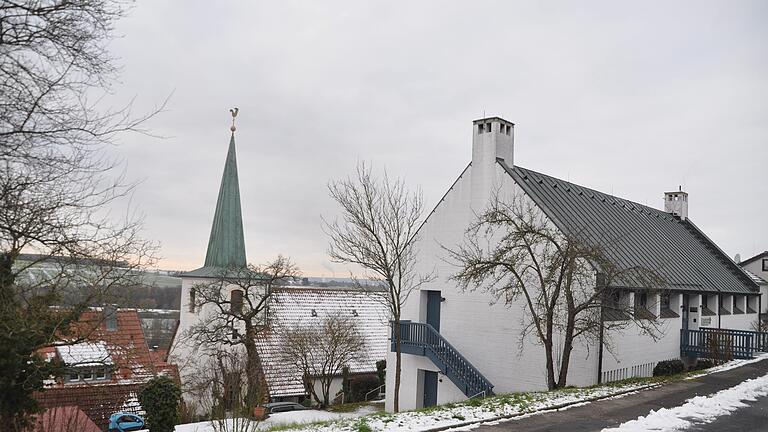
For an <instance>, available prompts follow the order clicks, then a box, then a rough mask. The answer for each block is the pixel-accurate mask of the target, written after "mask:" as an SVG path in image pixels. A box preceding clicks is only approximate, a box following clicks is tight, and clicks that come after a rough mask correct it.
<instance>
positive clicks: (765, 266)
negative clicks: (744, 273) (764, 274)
mask: <svg viewBox="0 0 768 432" xmlns="http://www.w3.org/2000/svg"><path fill="white" fill-rule="evenodd" d="M763 271H768V258H765V259H763Z"/></svg>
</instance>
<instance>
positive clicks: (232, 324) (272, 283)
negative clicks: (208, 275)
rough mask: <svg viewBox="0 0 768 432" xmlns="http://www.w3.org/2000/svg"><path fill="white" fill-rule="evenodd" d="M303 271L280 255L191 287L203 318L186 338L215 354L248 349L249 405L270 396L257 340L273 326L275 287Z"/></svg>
mask: <svg viewBox="0 0 768 432" xmlns="http://www.w3.org/2000/svg"><path fill="white" fill-rule="evenodd" d="M298 275H299V270H298V268H297V267H296V266H295V265H294V264H293V262H291V260H290V259H289V258H286V257H283V256H278V257H277V259H275V260H274V261H272V262H270V263H267V264H265V265H260V266H254V265H249V266H248V267H245V268H228V269H221V270H220V271H219V272H218V274H217V275H215V277H214V278H212V279H211V281H210V282H207V283H199V284H196V285H195V286H193V287H192V289H193V290H194V292H195V301H194V303H195V307H196V308H199V309H200V313H201V314H202V317H201V319H200V321H198V323H197V324H195V325H194V326H192V327H191V328H190V329H189V330H188V331H187V334H185V335H183V336H184V337H185V338H187V339H189V340H191V341H192V342H193V343H196V344H197V345H198V346H200V347H201V348H202V349H203V351H208V352H212V353H216V352H218V351H219V349H220V347H221V346H229V347H232V348H233V349H237V348H238V347H240V348H242V349H244V350H245V355H246V378H247V384H248V385H247V392H246V398H245V404H246V406H248V407H250V408H252V407H253V406H255V405H257V404H260V403H263V402H266V400H267V399H268V397H269V395H268V394H267V391H266V383H265V380H264V372H263V370H262V366H261V360H260V357H259V353H258V350H257V338H258V337H259V334H260V332H262V331H264V330H265V328H266V326H267V325H268V322H267V318H268V317H267V308H268V306H269V299H270V297H271V296H272V292H273V290H274V289H275V288H276V287H278V286H281V285H284V284H286V283H287V282H289V281H290V280H292V279H293V278H295V277H297V276H298Z"/></svg>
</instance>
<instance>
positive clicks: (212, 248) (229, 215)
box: [205, 108, 246, 268]
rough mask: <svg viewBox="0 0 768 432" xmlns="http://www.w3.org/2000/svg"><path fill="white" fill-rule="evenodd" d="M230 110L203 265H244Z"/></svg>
mask: <svg viewBox="0 0 768 432" xmlns="http://www.w3.org/2000/svg"><path fill="white" fill-rule="evenodd" d="M237 111H238V110H237V108H235V109H234V110H230V112H231V113H232V127H231V128H230V129H231V131H232V136H231V137H230V139H229V151H228V152H227V160H226V162H225V164H224V174H223V175H222V176H221V186H220V187H219V198H218V200H217V202H216V213H215V214H214V216H213V226H212V227H211V237H210V238H209V240H208V252H207V253H206V255H205V267H209V268H211V267H212V268H227V267H245V266H246V260H245V239H244V238H243V214H242V211H241V209H240V185H239V182H238V179H237V155H236V153H235V117H236V116H237Z"/></svg>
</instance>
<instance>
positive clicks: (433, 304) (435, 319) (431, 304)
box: [427, 291, 442, 331]
mask: <svg viewBox="0 0 768 432" xmlns="http://www.w3.org/2000/svg"><path fill="white" fill-rule="evenodd" d="M441 300H442V296H441V295H440V291H427V324H429V325H431V326H432V327H434V328H435V330H437V331H440V301H441Z"/></svg>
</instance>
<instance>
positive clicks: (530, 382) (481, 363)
mask: <svg viewBox="0 0 768 432" xmlns="http://www.w3.org/2000/svg"><path fill="white" fill-rule="evenodd" d="M471 170H472V168H471V167H470V168H469V169H468V170H467V171H465V172H464V174H463V175H462V176H461V177H460V178H459V179H458V180H457V182H456V183H455V184H454V185H453V187H452V188H451V189H450V190H449V191H448V193H447V194H446V196H445V197H444V198H443V200H442V201H441V202H440V205H439V206H438V207H437V208H436V209H435V211H434V212H433V213H432V214H431V215H430V217H429V219H428V221H427V222H426V223H425V225H424V226H423V227H422V230H421V231H420V234H421V238H420V242H419V245H418V247H419V256H420V257H423V258H422V259H421V265H420V271H421V272H429V271H432V270H434V271H435V273H436V276H437V278H436V280H435V281H433V282H431V283H429V284H426V285H424V286H422V287H421V290H436V291H440V292H441V295H442V296H443V297H444V298H445V301H444V302H442V304H441V311H440V315H441V323H440V333H441V334H442V335H443V336H444V337H445V338H446V339H447V340H448V341H449V342H450V343H451V344H452V345H454V346H455V347H456V348H457V349H458V350H459V351H460V352H461V353H462V355H464V356H465V357H466V358H467V359H468V360H469V361H470V362H471V363H472V364H473V365H475V367H477V368H478V369H479V370H480V372H481V373H483V374H484V375H485V376H486V378H488V379H489V380H490V381H491V383H493V384H494V385H495V388H494V392H496V393H506V392H516V391H531V390H544V389H546V387H547V386H546V366H545V358H544V350H543V347H542V346H541V345H540V344H538V343H537V338H535V337H534V336H532V335H531V336H528V337H526V338H525V340H521V339H520V334H521V332H522V319H523V316H522V314H523V313H524V311H525V308H526V306H525V304H524V302H523V300H522V299H519V300H518V301H516V302H514V303H512V304H509V305H506V304H503V302H494V299H493V298H492V297H491V295H490V294H488V293H485V292H483V291H482V290H477V291H470V292H460V291H459V290H458V288H457V287H456V284H455V283H454V282H452V281H450V280H449V278H450V276H451V275H452V274H453V273H454V272H455V271H456V270H457V269H456V267H455V266H454V265H453V264H451V263H449V262H446V261H447V259H446V258H447V257H446V251H445V250H444V249H443V246H445V247H448V248H453V247H455V246H456V245H458V244H460V243H461V242H462V241H463V239H464V231H465V228H466V227H467V226H468V225H469V223H470V221H472V220H473V219H474V217H475V215H474V213H473V211H472V209H471V208H470V202H471V200H470V195H471V193H470V184H471V178H470V177H471V174H472V172H471ZM494 176H495V180H494V185H495V188H496V189H497V190H498V193H500V194H502V195H503V196H507V197H509V196H512V195H513V194H514V193H519V194H521V195H522V196H524V194H523V193H522V191H520V190H516V188H515V186H514V181H513V180H512V178H511V177H509V175H508V174H507V173H506V172H505V171H504V170H503V168H502V167H501V166H500V165H498V164H497V165H496V171H495V173H494ZM415 294H416V293H414V294H413V295H411V297H410V298H409V300H408V302H407V303H406V305H405V307H404V308H403V319H409V320H412V321H418V322H424V321H425V320H426V310H425V307H424V305H423V301H422V300H421V298H422V296H421V295H415ZM590 345H592V344H584V343H579V344H577V346H576V347H574V350H573V353H572V356H571V362H570V366H569V379H568V384H569V385H578V386H584V385H591V384H594V383H595V382H596V381H597V349H596V347H595V346H590ZM404 357H405V356H404ZM411 357H414V356H409V360H408V362H409V363H408V364H407V365H406V364H405V361H404V368H403V369H404V370H405V369H406V367H407V369H409V372H408V373H406V374H404V375H403V378H402V380H403V381H402V383H403V384H402V388H414V389H415V388H417V387H418V386H419V384H420V383H419V382H418V381H417V380H418V378H419V376H418V374H416V373H413V369H414V368H417V369H418V368H421V369H426V370H429V369H427V368H426V366H424V362H427V363H429V364H431V362H430V361H429V360H428V359H426V358H419V357H414V359H411ZM388 365H394V355H393V354H391V355H390V356H389V360H388ZM432 367H433V368H434V365H433V366H432ZM434 369H435V370H436V368H434ZM512 370H514V371H515V372H514V373H510V371H512ZM393 388H394V386H393V385H388V387H387V390H388V392H390V393H391V392H392V391H393ZM457 390H458V389H457ZM403 397H404V396H403V394H402V393H401V409H410V408H415V407H416V405H411V404H410V403H409V402H408V401H409V400H410V399H403ZM461 398H462V399H463V398H466V397H465V396H463V394H461ZM447 399H451V398H450V397H447ZM390 401H391V395H388V403H391V402H390ZM388 409H391V407H389V406H388Z"/></svg>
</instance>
